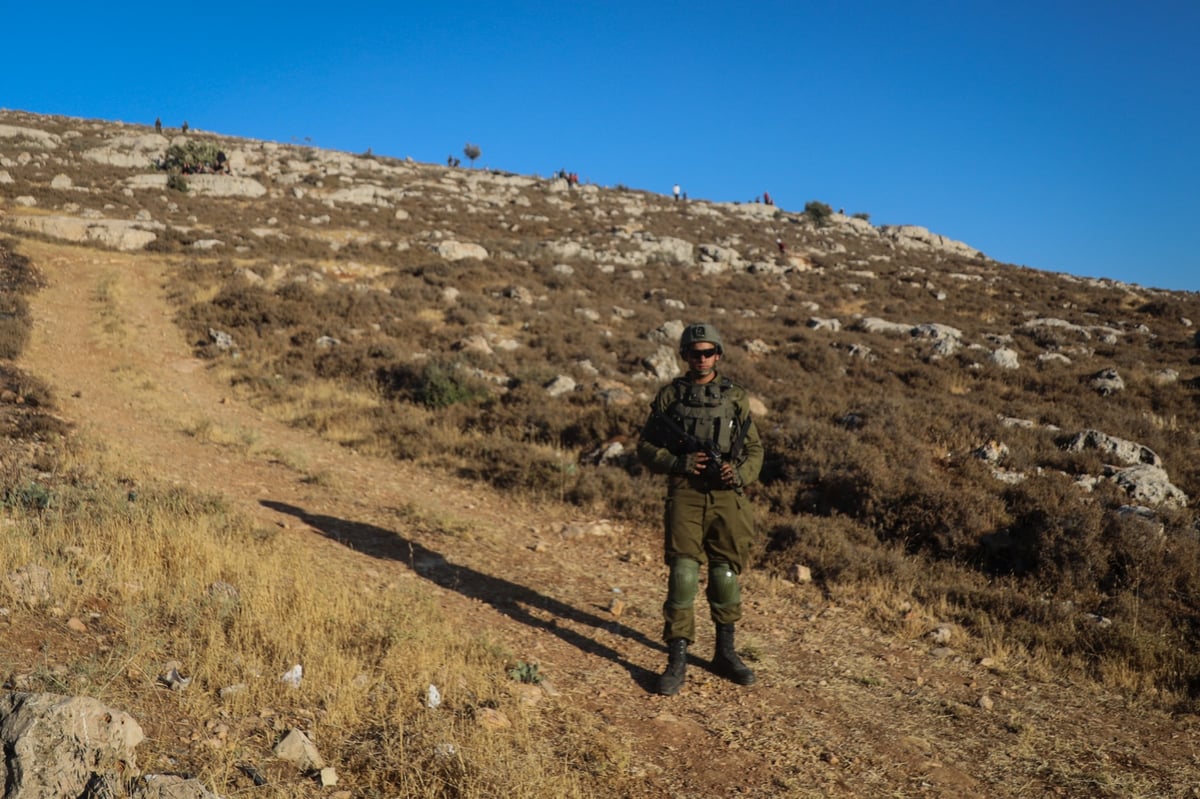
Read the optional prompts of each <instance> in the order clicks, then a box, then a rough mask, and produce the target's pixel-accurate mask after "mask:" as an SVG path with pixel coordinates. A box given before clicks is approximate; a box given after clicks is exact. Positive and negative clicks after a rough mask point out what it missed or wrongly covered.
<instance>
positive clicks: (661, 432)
mask: <svg viewBox="0 0 1200 799" xmlns="http://www.w3.org/2000/svg"><path fill="white" fill-rule="evenodd" d="M723 351H724V345H723V344H722V342H721V336H720V334H719V333H718V332H717V329H716V328H715V327H713V326H712V325H711V324H708V323H706V322H697V323H694V324H690V325H688V326H687V327H686V328H684V330H683V335H682V336H681V337H680V339H679V354H680V355H682V356H683V358H684V360H685V361H687V365H688V371H687V374H686V375H685V376H683V377H680V378H676V379H675V380H674V381H672V382H671V383H670V384H669V385H666V386H664V387H663V388H661V389H660V390H659V392H658V394H657V395H656V396H655V397H654V402H653V403H652V404H651V406H650V416H649V418H648V419H647V420H646V424H645V426H643V428H642V434H641V438H640V440H639V441H638V446H637V454H638V459H639V460H640V461H641V462H642V463H643V464H645V465H646V467H647V468H648V469H650V471H652V472H656V473H659V474H666V475H667V503H666V514H665V527H666V531H665V536H664V541H665V544H664V548H663V558H664V560H665V561H666V563H667V565H668V566H669V567H670V570H671V571H670V577H669V578H668V580H667V599H666V601H665V602H664V603H663V622H664V624H663V640H665V641H666V642H667V647H668V654H667V668H666V670H665V671H664V672H663V673H662V676H661V677H659V682H658V692H659V693H660V694H663V695H664V696H673V695H675V694H677V693H679V691H680V689H681V688H682V687H683V684H684V679H685V677H686V674H687V648H688V646H689V645H690V644H691V643H692V642H693V641H695V640H696V614H695V610H694V604H695V600H696V593H697V592H698V591H699V582H700V567H701V566H703V565H705V564H707V566H708V582H707V586H706V588H705V596H706V597H707V599H708V607H709V613H710V616H711V617H712V620H713V623H715V624H716V626H717V643H716V649H715V652H714V653H713V659H712V670H713V671H714V672H715V673H716V674H718V675H720V676H722V677H725V678H727V679H729V680H731V681H733V682H735V683H737V684H738V685H752V684H753V683H754V681H755V676H754V672H753V671H751V670H750V668H749V667H748V666H747V665H746V664H745V663H743V662H742V659H741V658H739V657H738V654H737V651H736V650H735V649H734V640H733V638H734V626H735V624H736V623H737V622H738V621H739V620H740V619H741V618H742V594H741V589H740V587H739V586H738V575H739V574H740V573H741V572H742V569H743V568H744V567H745V566H746V564H747V562H748V561H749V559H750V544H751V542H752V540H753V538H754V517H753V515H752V514H751V511H750V502H749V500H747V499H746V496H745V494H744V492H743V490H742V489H743V486H745V485H748V484H750V483H753V482H754V481H755V480H757V479H758V473H759V471H760V470H761V469H762V464H763V445H762V440H761V439H760V438H759V435H758V429H757V428H756V427H755V426H754V421H753V420H752V419H751V418H750V407H749V399H748V397H747V394H746V390H745V389H743V388H742V387H741V386H738V385H736V384H735V383H734V382H733V381H731V380H730V379H729V378H727V377H721V376H720V375H718V374H717V363H718V362H719V361H720V360H721V355H722V353H723Z"/></svg>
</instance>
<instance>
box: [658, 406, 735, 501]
mask: <svg viewBox="0 0 1200 799" xmlns="http://www.w3.org/2000/svg"><path fill="white" fill-rule="evenodd" d="M654 417H655V418H656V419H657V420H658V421H659V422H660V423H661V424H662V425H663V426H664V427H666V428H667V430H668V431H669V432H670V433H672V434H673V435H674V436H675V437H676V438H677V439H678V440H679V443H680V444H681V445H682V447H667V449H669V450H671V451H672V452H674V453H675V454H676V455H680V454H682V453H684V452H703V453H705V454H706V455H708V460H706V461H705V462H704V471H703V472H701V473H700V476H701V477H703V478H705V479H706V480H707V481H708V483H709V485H711V486H715V487H721V488H724V487H726V486H725V481H724V480H723V479H722V478H721V464H722V463H723V462H724V461H725V458H724V457H723V456H722V455H721V449H720V447H718V446H717V442H715V441H712V440H710V439H704V438H700V437H698V436H694V435H692V434H691V433H689V432H688V431H686V430H684V429H683V428H682V427H680V426H679V423H678V422H676V421H675V420H674V419H672V418H671V417H670V416H668V415H667V414H665V413H662V412H661V411H658V410H656V411H655V412H654ZM749 431H750V415H749V414H746V421H745V423H744V424H742V425H741V427H740V428H739V429H738V432H737V435H736V436H735V437H734V439H733V442H732V443H731V444H730V445H729V462H730V463H732V464H734V465H735V466H736V465H737V459H738V456H740V455H741V454H742V446H743V445H744V444H745V443H746V433H748V432H749ZM677 449H679V450H681V451H676V450H677ZM734 474H735V475H736V474H737V472H736V471H735V472H734ZM733 487H734V488H738V489H740V488H741V486H740V485H738V486H733Z"/></svg>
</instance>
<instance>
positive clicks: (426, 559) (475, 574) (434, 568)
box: [259, 499, 666, 692]
mask: <svg viewBox="0 0 1200 799" xmlns="http://www.w3.org/2000/svg"><path fill="white" fill-rule="evenodd" d="M259 503H260V504H261V505H262V506H263V507H266V508H270V509H271V510H274V511H278V512H280V513H286V514H289V515H291V516H295V517H296V518H297V519H300V520H301V521H302V522H304V523H305V524H307V525H308V526H309V527H312V528H313V529H314V530H317V531H318V532H320V533H321V534H322V535H324V536H326V537H328V538H332V539H333V540H335V541H337V542H339V543H341V544H342V545H344V546H346V547H348V548H350V549H353V550H355V551H356V552H362V553H364V554H367V555H371V556H372V557H376V558H389V559H392V560H398V561H401V562H403V563H406V564H408V566H409V568H411V569H412V570H413V571H414V572H416V573H417V574H419V575H420V576H421V577H424V578H425V579H427V580H429V581H431V582H433V583H436V584H437V585H440V586H441V587H442V588H445V589H448V590H450V591H456V592H457V593H460V594H462V595H463V596H467V597H470V598H472V599H476V600H478V601H480V602H486V603H487V604H488V605H490V606H491V607H492V608H494V609H495V610H497V611H498V612H500V613H503V614H504V615H505V616H508V617H509V618H510V619H513V620H514V621H518V622H521V623H522V624H527V625H529V626H530V627H534V628H536V629H538V630H542V631H544V632H548V633H550V634H552V635H555V636H557V637H559V638H561V639H562V640H563V641H566V642H567V643H569V644H571V645H573V646H575V647H578V648H579V649H580V650H581V651H583V652H586V653H588V654H591V655H596V656H598V657H602V658H605V659H606V660H610V661H612V662H613V663H616V664H618V665H620V666H621V667H623V668H624V669H625V670H626V671H628V672H629V675H630V676H631V677H632V678H633V680H634V682H636V683H637V684H638V685H639V686H641V687H642V688H643V689H645V690H646V691H648V692H652V691H653V690H654V686H655V684H656V679H657V676H658V675H657V674H656V673H654V672H651V671H649V670H647V669H644V668H642V667H641V666H638V665H636V664H634V663H632V662H630V661H628V660H626V659H625V658H623V657H622V656H621V654H620V653H619V652H617V651H616V650H615V649H613V648H612V647H610V646H606V645H605V644H603V643H601V642H599V641H597V640H596V639H595V638H592V637H590V636H588V635H585V634H583V633H581V632H578V631H576V630H574V629H571V628H570V627H566V626H563V624H561V623H560V622H569V623H570V624H572V625H581V626H588V627H594V628H596V630H598V631H599V630H603V631H605V632H607V633H611V634H614V635H619V636H622V637H624V638H628V639H630V640H633V641H637V642H638V643H641V644H643V645H645V646H647V647H650V648H651V649H655V650H658V651H660V652H665V651H666V649H665V647H664V646H663V644H661V643H659V642H657V641H653V640H651V639H649V638H647V637H646V636H645V635H643V634H642V633H640V632H638V631H637V630H634V629H631V628H630V627H627V626H626V625H624V624H622V623H621V622H620V621H619V620H617V619H605V618H601V617H599V616H596V615H594V614H592V613H588V612H586V611H583V610H580V609H579V608H576V607H573V606H571V605H568V604H566V603H565V602H560V601H559V600H557V599H552V598H551V597H548V596H546V595H545V594H541V593H539V592H537V591H535V590H533V589H532V588H529V587H527V586H524V585H520V584H518V583H514V582H512V581H510V580H505V579H503V578H500V577H495V576H493V575H490V574H485V573H484V572H481V571H478V570H476V569H473V568H471V567H469V566H463V565H460V564H457V563H453V562H452V561H449V560H447V559H446V557H445V556H444V555H442V554H441V553H439V552H435V551H433V550H431V549H429V548H428V547H426V546H424V545H423V544H420V543H418V542H416V541H414V540H412V539H410V538H405V537H404V536H402V535H400V534H399V533H397V532H396V531H394V530H388V529H386V528H383V527H378V526H376V525H373V524H367V523H365V522H355V521H350V520H348V519H339V518H338V517H336V516H324V515H320V514H313V513H309V512H307V511H305V510H304V509H303V508H297V507H296V506H294V505H288V504H287V503H284V502H276V501H274V500H266V499H264V500H259Z"/></svg>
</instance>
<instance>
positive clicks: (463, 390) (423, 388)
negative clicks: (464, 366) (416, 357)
mask: <svg viewBox="0 0 1200 799" xmlns="http://www.w3.org/2000/svg"><path fill="white" fill-rule="evenodd" d="M414 394H415V399H416V400H417V402H419V403H420V404H422V405H424V406H425V407H426V408H432V409H438V408H448V407H450V406H451V405H457V404H458V403H460V402H474V401H476V400H478V399H481V398H482V397H483V396H484V394H483V393H482V392H480V391H477V390H476V389H475V388H473V387H472V386H470V385H468V384H467V382H466V381H465V380H464V379H463V376H462V375H461V374H460V373H459V372H458V370H457V369H455V368H453V367H447V366H445V365H443V364H441V363H438V362H437V361H431V362H429V363H427V364H426V365H425V368H424V370H423V371H422V372H421V380H420V382H419V384H418V385H417V387H416V391H415V392H414Z"/></svg>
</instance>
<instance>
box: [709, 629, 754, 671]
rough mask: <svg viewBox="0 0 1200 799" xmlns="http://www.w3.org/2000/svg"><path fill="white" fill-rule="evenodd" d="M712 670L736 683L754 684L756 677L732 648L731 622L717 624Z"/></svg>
mask: <svg viewBox="0 0 1200 799" xmlns="http://www.w3.org/2000/svg"><path fill="white" fill-rule="evenodd" d="M712 670H713V671H714V672H716V673H717V674H719V675H720V676H722V677H725V678H726V679H729V680H732V681H733V682H735V683H737V684H738V685H754V681H755V680H756V679H757V678H756V677H755V676H754V672H753V671H751V670H750V667H749V666H747V665H746V664H745V663H743V662H742V659H741V658H740V657H738V654H737V652H736V651H735V650H734V648H733V625H732V624H718V625H717V649H716V652H714V653H713V659H712Z"/></svg>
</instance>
